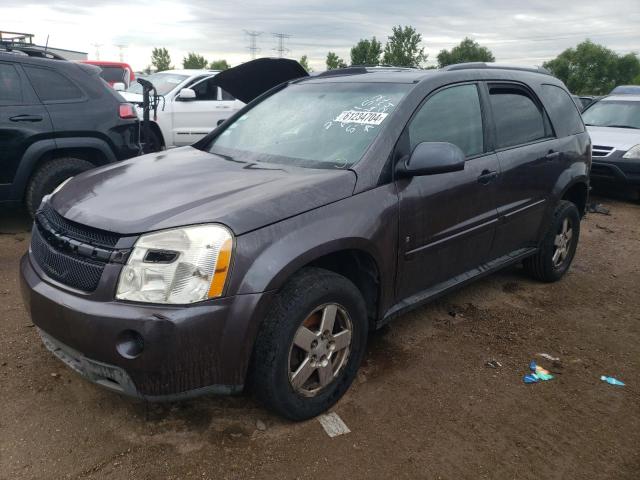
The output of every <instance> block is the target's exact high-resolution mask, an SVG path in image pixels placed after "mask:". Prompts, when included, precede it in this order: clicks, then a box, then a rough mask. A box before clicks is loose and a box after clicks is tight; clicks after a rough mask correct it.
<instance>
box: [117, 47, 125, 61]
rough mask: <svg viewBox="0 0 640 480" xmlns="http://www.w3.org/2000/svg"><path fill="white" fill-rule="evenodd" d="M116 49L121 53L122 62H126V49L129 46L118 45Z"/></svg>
mask: <svg viewBox="0 0 640 480" xmlns="http://www.w3.org/2000/svg"><path fill="white" fill-rule="evenodd" d="M116 47H118V50H119V51H120V61H121V62H124V49H125V48H127V45H116Z"/></svg>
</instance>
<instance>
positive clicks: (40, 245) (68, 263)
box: [31, 224, 105, 292]
mask: <svg viewBox="0 0 640 480" xmlns="http://www.w3.org/2000/svg"><path fill="white" fill-rule="evenodd" d="M31 252H32V254H33V257H34V259H35V260H36V262H37V263H38V265H40V268H42V270H44V271H45V273H46V274H47V275H48V276H49V277H51V278H52V279H53V280H55V281H57V282H60V283H62V284H64V285H68V286H70V287H72V288H76V289H78V290H83V291H85V292H93V291H94V290H95V289H96V287H97V286H98V282H99V281H100V277H101V276H102V271H103V270H104V265H105V264H104V263H102V262H98V261H94V260H89V259H83V258H78V257H76V256H73V255H68V254H66V253H63V252H60V251H58V250H56V249H55V248H54V247H52V246H51V245H50V244H49V243H48V242H47V241H46V240H45V239H44V238H43V236H42V234H41V233H40V228H39V226H38V225H37V224H36V225H34V226H33V232H32V234H31Z"/></svg>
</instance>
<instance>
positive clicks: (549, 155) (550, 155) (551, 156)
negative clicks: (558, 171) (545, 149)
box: [544, 150, 560, 162]
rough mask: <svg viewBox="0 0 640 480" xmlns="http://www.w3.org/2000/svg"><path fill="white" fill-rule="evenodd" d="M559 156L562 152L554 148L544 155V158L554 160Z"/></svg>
mask: <svg viewBox="0 0 640 480" xmlns="http://www.w3.org/2000/svg"><path fill="white" fill-rule="evenodd" d="M558 158H560V152H554V151H553V150H549V153H547V154H546V155H545V156H544V159H545V160H546V161H547V162H552V161H553V160H557V159H558Z"/></svg>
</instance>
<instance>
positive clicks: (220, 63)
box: [209, 59, 231, 70]
mask: <svg viewBox="0 0 640 480" xmlns="http://www.w3.org/2000/svg"><path fill="white" fill-rule="evenodd" d="M209 68H210V69H211V70H227V69H229V68H231V65H229V63H228V62H227V61H226V60H224V59H223V60H212V61H211V63H210V64H209Z"/></svg>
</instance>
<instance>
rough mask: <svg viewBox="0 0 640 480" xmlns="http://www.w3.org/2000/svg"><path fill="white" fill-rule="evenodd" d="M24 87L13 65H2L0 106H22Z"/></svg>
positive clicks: (0, 66)
mask: <svg viewBox="0 0 640 480" xmlns="http://www.w3.org/2000/svg"><path fill="white" fill-rule="evenodd" d="M22 100H23V98H22V85H21V84H20V75H18V72H17V71H16V68H15V67H14V66H13V65H9V64H8V63H0V104H1V105H20V104H22Z"/></svg>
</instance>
